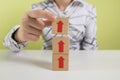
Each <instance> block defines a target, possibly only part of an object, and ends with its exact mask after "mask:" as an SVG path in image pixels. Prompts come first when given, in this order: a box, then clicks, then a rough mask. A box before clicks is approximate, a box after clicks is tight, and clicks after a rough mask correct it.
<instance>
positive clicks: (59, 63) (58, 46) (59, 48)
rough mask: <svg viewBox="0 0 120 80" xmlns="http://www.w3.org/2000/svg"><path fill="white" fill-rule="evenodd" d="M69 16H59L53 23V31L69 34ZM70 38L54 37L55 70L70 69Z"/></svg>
mask: <svg viewBox="0 0 120 80" xmlns="http://www.w3.org/2000/svg"><path fill="white" fill-rule="evenodd" d="M68 31H69V20H68V18H57V19H56V20H55V21H54V22H53V24H52V33H53V34H60V35H68ZM69 42H70V41H69V38H68V37H67V36H65V37H63V36H62V37H54V38H53V40H52V50H53V56H52V69H53V70H55V71H66V70H68V69H69Z"/></svg>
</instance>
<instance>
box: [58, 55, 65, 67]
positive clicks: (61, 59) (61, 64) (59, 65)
mask: <svg viewBox="0 0 120 80" xmlns="http://www.w3.org/2000/svg"><path fill="white" fill-rule="evenodd" d="M58 62H59V64H58V67H59V68H64V58H63V57H62V56H60V57H59V58H58Z"/></svg>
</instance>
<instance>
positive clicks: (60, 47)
mask: <svg viewBox="0 0 120 80" xmlns="http://www.w3.org/2000/svg"><path fill="white" fill-rule="evenodd" d="M58 45H59V47H58V51H59V52H64V42H63V41H62V40H61V41H60V42H58Z"/></svg>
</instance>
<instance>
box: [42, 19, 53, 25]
mask: <svg viewBox="0 0 120 80" xmlns="http://www.w3.org/2000/svg"><path fill="white" fill-rule="evenodd" d="M43 22H44V24H45V25H44V27H48V26H51V25H52V21H48V20H46V21H43Z"/></svg>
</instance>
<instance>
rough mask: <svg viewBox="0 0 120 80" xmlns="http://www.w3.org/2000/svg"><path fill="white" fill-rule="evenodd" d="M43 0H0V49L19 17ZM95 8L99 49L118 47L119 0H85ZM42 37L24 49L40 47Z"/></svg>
mask: <svg viewBox="0 0 120 80" xmlns="http://www.w3.org/2000/svg"><path fill="white" fill-rule="evenodd" d="M40 1H44V0H0V49H6V48H5V47H4V46H3V43H2V42H3V39H4V37H5V36H6V34H7V33H8V32H9V30H10V29H11V28H13V27H14V26H15V25H17V24H20V20H21V17H22V16H23V15H24V13H25V12H26V11H28V10H30V8H31V4H33V3H38V2H40ZM86 1H87V2H89V3H92V4H93V5H95V6H96V8H97V25H98V30H97V40H98V44H99V50H118V49H120V31H119V30H120V5H119V3H120V0H86ZM41 46H42V38H41V37H40V40H39V41H38V42H30V44H29V45H28V46H27V47H26V48H25V49H32V50H37V49H41Z"/></svg>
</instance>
